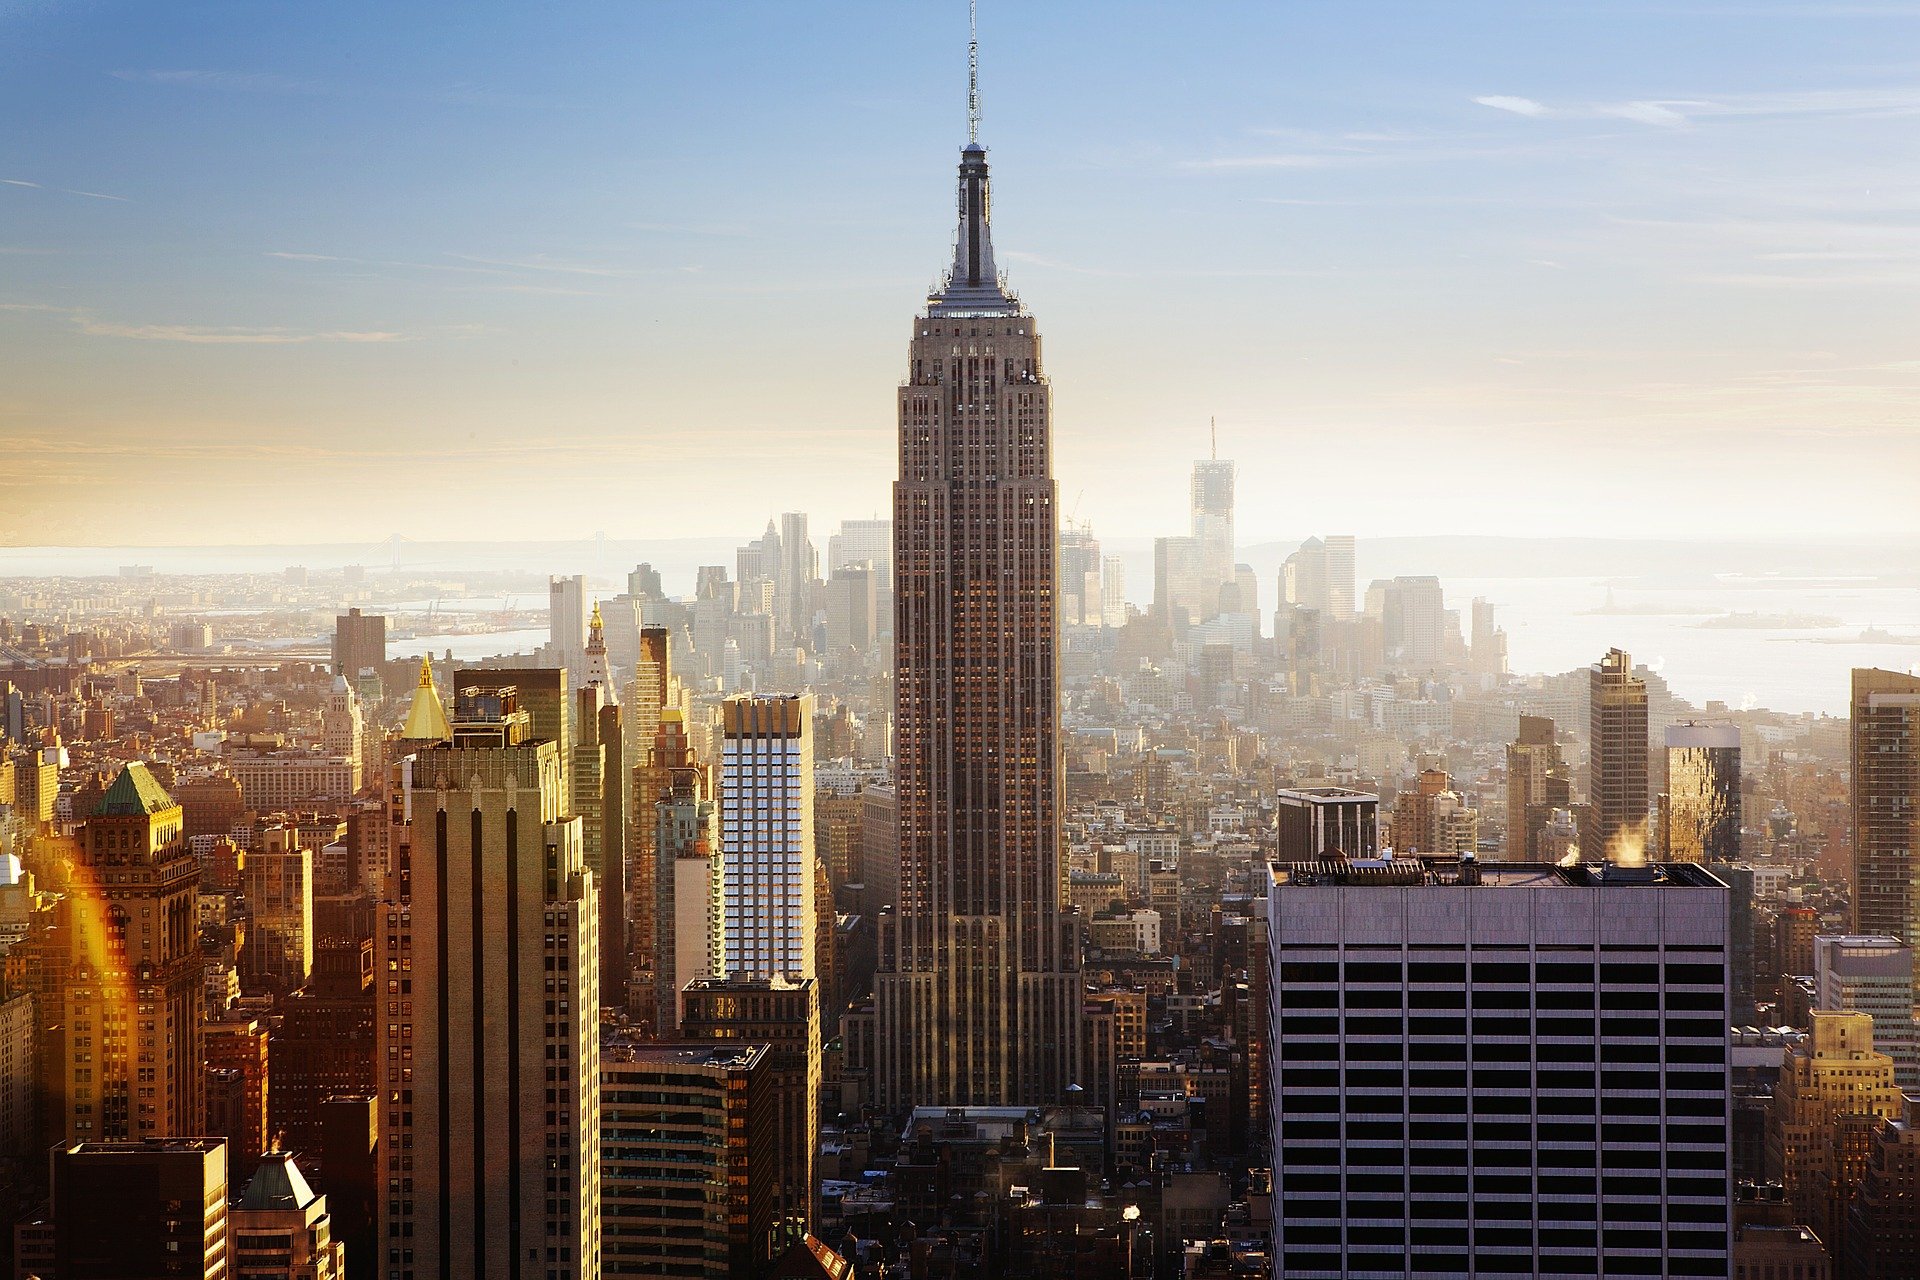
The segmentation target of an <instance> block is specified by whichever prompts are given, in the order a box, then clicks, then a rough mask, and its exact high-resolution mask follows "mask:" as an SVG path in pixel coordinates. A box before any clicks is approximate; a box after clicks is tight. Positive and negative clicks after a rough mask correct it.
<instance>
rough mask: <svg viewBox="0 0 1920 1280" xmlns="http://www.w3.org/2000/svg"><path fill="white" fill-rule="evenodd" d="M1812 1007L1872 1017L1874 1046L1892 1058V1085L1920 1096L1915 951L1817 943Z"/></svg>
mask: <svg viewBox="0 0 1920 1280" xmlns="http://www.w3.org/2000/svg"><path fill="white" fill-rule="evenodd" d="M1813 1007H1814V1008H1816V1009H1820V1010H1824V1011H1826V1012H1829V1013H1845V1012H1847V1011H1849V1010H1851V1011H1852V1012H1855V1013H1864V1014H1866V1015H1867V1016H1868V1017H1870V1018H1872V1019H1873V1047H1874V1049H1875V1050H1876V1051H1877V1052H1880V1053H1884V1054H1886V1055H1887V1056H1888V1057H1890V1058H1892V1059H1893V1078H1894V1082H1895V1083H1896V1084H1898V1085H1899V1086H1900V1087H1901V1088H1903V1089H1909V1090H1915V1091H1920V1031H1916V1029H1915V1026H1914V999H1913V948H1911V947H1908V946H1903V945H1902V944H1901V943H1900V942H1899V941H1898V940H1897V939H1894V938H1887V937H1878V938H1876V937H1871V936H1862V935H1859V934H1844V935H1840V936H1837V937H1836V936H1826V935H1822V936H1819V937H1816V938H1814V940H1813Z"/></svg>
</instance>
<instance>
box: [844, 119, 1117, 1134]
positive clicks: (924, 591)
mask: <svg viewBox="0 0 1920 1280" xmlns="http://www.w3.org/2000/svg"><path fill="white" fill-rule="evenodd" d="M988 200H989V179H988V170H987V153H986V149H985V148H984V147H982V146H980V145H979V143H978V142H970V143H969V144H968V145H967V147H966V148H965V149H964V150H963V151H962V152H961V158H960V178H959V214H960V225H959V235H958V238H957V241H956V249H955V256H954V264H953V267H952V270H951V271H949V273H948V275H947V278H946V280H945V282H944V283H943V284H942V286H941V287H940V289H939V290H938V291H937V292H936V293H935V294H934V295H933V296H932V297H930V298H929V299H928V301H927V307H926V310H925V311H924V312H923V313H922V314H921V315H920V317H919V318H918V319H917V320H916V321H915V322H914V327H913V339H912V343H911V347H910V350H909V356H908V375H907V378H906V380H905V381H904V382H903V383H902V384H901V387H900V396H899V412H900V455H899V463H900V470H899V479H898V481H897V482H896V483H895V485H894V490H893V504H894V508H893V527H894V557H893V564H894V627H893V635H894V671H895V676H894V680H895V688H894V706H895V725H896V743H895V774H894V782H895V786H896V790H897V800H898V806H899V844H898V847H899V851H900V857H899V865H900V885H899V897H898V900H897V901H896V903H895V909H894V911H892V912H891V913H887V914H884V915H883V916H882V917H881V941H880V957H881V958H880V971H879V973H878V975H877V977H876V980H875V981H876V1006H875V1012H876V1017H877V1034H876V1038H875V1039H876V1043H877V1045H878V1047H879V1054H880V1059H879V1062H878V1063H877V1064H876V1067H877V1071H876V1076H877V1080H876V1083H877V1089H878V1096H879V1101H880V1103H881V1104H882V1105H883V1106H885V1107H888V1108H892V1109H896V1110H898V1109H901V1108H904V1107H906V1106H908V1105H912V1104H922V1105H949V1106H958V1105H966V1104H972V1103H996V1104H999V1103H1044V1102H1058V1101H1063V1100H1064V1099H1065V1097H1066V1088H1067V1086H1068V1084H1070V1083H1072V1082H1073V1081H1074V1080H1075V1078H1076V1076H1077V1075H1078V1074H1079V1072H1078V1058H1079V1053H1080V1028H1079V1020H1080V1011H1081V1003H1082V1001H1081V992H1080V990H1079V977H1078V973H1077V970H1078V965H1079V951H1080V940H1079V936H1078V934H1079V928H1078V923H1077V918H1076V917H1074V916H1072V915H1069V914H1066V913H1063V911H1062V910H1061V904H1060V868H1061V858H1060V778H1059V758H1060V741H1059V715H1060V711H1059V688H1058V684H1057V673H1056V663H1057V659H1058V628H1057V623H1056V618H1055V616H1054V608H1055V598H1056V583H1055V577H1056V572H1057V565H1056V558H1055V540H1056V537H1057V531H1058V528H1059V515H1058V511H1057V505H1058V494H1057V491H1056V486H1055V483H1054V479H1053V458H1052V454H1053V450H1052V438H1051V432H1052V423H1051V393H1050V391H1049V388H1048V386H1047V381H1046V377H1045V374H1044V372H1043V369H1042V365H1041V360H1040V337H1039V332H1038V330H1037V328H1036V327H1035V325H1034V322H1033V318H1032V316H1030V315H1029V314H1028V313H1027V312H1026V310H1025V308H1024V307H1022V306H1021V304H1020V302H1019V300H1018V299H1017V298H1015V297H1013V296H1012V295H1010V294H1008V293H1007V292H1006V291H1005V289H1004V288H1003V287H1002V284H1001V281H1000V276H999V272H998V270H997V269H996V268H995V266H994V259H993V245H992V238H991V231H990V225H989V215H988Z"/></svg>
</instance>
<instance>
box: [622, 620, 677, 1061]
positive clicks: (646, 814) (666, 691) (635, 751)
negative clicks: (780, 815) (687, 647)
mask: <svg viewBox="0 0 1920 1280" xmlns="http://www.w3.org/2000/svg"><path fill="white" fill-rule="evenodd" d="M672 653H673V647H672V644H671V643H670V640H669V633H668V631H667V629H666V628H665V627H643V628H642V629H641V631H640V659H639V661H638V662H636V663H635V664H634V672H633V680H632V681H631V682H630V683H629V684H628V685H627V698H626V703H625V708H624V714H625V717H626V719H625V721H624V724H623V726H622V734H623V739H624V741H625V742H627V743H629V744H630V745H631V749H630V750H629V751H628V752H627V755H628V756H629V758H630V760H631V763H630V764H629V765H628V766H627V768H628V776H629V778H630V779H631V782H630V785H631V787H632V793H631V794H632V801H633V802H632V804H631V805H629V806H628V810H627V811H628V813H630V814H631V815H632V819H631V820H630V821H629V822H628V823H627V903H628V911H627V921H628V938H627V945H628V946H629V948H630V949H631V962H630V967H629V973H630V974H631V977H630V978H629V980H628V984H627V991H626V998H627V1012H628V1013H629V1014H631V1015H632V1016H633V1017H634V1018H635V1019H637V1020H638V1021H639V1022H640V1024H641V1025H642V1026H643V1027H650V1026H653V1025H655V1023H656V1014H657V1013H658V1012H659V1011H658V1010H656V1009H655V1007H654V993H655V984H656V982H657V981H658V975H657V974H656V973H655V971H654V960H655V956H656V954H657V952H656V950H655V947H656V943H657V939H658V935H657V933H656V930H655V918H654V916H655V911H654V902H655V894H656V892H657V890H658V888H659V883H658V878H657V866H658V858H657V856H656V853H657V836H658V826H657V823H656V819H655V806H656V805H657V804H658V803H659V801H660V796H661V791H662V788H663V786H664V785H665V778H666V775H665V773H664V772H663V771H662V770H661V768H660V767H658V766H657V765H656V762H655V758H654V750H655V747H656V738H657V735H658V734H659V732H660V723H661V716H662V715H663V714H664V713H665V711H666V709H667V707H668V705H669V703H670V702H671V701H672V699H673V668H672ZM668 995H669V998H671V992H669V993H668ZM618 998H619V996H618V995H617V994H616V993H613V992H609V993H608V994H607V999H609V1000H615V999H618Z"/></svg>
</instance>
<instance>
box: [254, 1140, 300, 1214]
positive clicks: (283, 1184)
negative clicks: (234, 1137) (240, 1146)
mask: <svg viewBox="0 0 1920 1280" xmlns="http://www.w3.org/2000/svg"><path fill="white" fill-rule="evenodd" d="M316 1199H318V1197H317V1196H315V1195H314V1194H313V1188H312V1187H310V1186H308V1185H307V1180H306V1178H305V1177H304V1176H303V1175H302V1174H301V1172H300V1166H299V1165H297V1164H295V1163H294V1162H293V1157H292V1156H290V1155H288V1154H287V1153H286V1152H284V1151H269V1152H268V1153H267V1154H266V1155H264V1156H262V1157H261V1158H260V1168H259V1170H258V1171H256V1172H255V1173H254V1175H253V1177H252V1178H251V1179H249V1180H248V1182H247V1189H246V1191H245V1192H244V1193H243V1194H242V1195H241V1197H240V1207H241V1208H242V1209H304V1208H306V1207H307V1206H308V1205H310V1204H312V1203H313V1202H314V1201H315V1200H316Z"/></svg>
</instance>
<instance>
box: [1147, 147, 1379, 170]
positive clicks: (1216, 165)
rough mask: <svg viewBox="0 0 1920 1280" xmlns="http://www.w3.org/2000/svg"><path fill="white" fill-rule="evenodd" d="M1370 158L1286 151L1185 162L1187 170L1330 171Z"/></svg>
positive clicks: (1362, 155) (1356, 153) (1353, 155)
mask: <svg viewBox="0 0 1920 1280" xmlns="http://www.w3.org/2000/svg"><path fill="white" fill-rule="evenodd" d="M1369 158H1370V157H1368V156H1366V155H1364V154H1362V153H1358V152H1355V153H1351V154H1344V155H1342V154H1335V155H1323V154H1319V153H1315V152H1310V151H1287V152H1281V153H1279V154H1277V155H1266V156H1214V157H1211V158H1209V159H1205V160H1186V161H1183V162H1182V167H1184V168H1188V169H1331V168H1335V167H1337V166H1339V165H1347V164H1358V163H1361V162H1363V161H1365V160H1367V159H1369Z"/></svg>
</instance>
